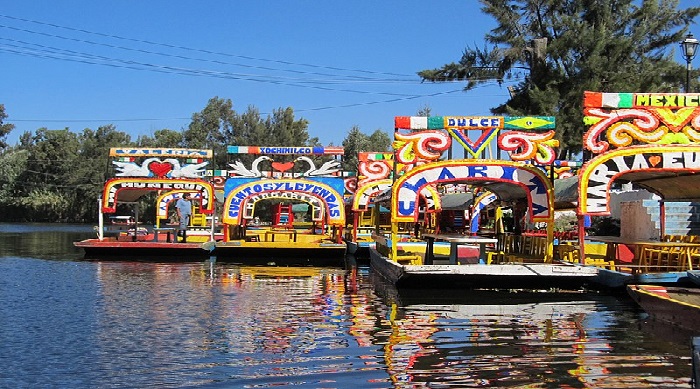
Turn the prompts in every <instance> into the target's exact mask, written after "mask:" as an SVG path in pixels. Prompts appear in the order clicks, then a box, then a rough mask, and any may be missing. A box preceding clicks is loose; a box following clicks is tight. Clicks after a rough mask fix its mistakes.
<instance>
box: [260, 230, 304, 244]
mask: <svg viewBox="0 0 700 389" xmlns="http://www.w3.org/2000/svg"><path fill="white" fill-rule="evenodd" d="M275 235H288V236H289V235H291V236H292V239H293V240H294V242H296V241H297V230H268V231H265V242H268V241H269V242H274V241H275ZM268 236H270V237H272V239H271V240H270V239H268Z"/></svg>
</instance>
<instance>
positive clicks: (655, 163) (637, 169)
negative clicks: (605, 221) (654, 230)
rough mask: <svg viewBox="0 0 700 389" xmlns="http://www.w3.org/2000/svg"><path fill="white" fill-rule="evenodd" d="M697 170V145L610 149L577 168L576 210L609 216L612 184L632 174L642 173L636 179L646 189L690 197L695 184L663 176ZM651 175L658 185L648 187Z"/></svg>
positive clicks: (699, 161)
mask: <svg viewBox="0 0 700 389" xmlns="http://www.w3.org/2000/svg"><path fill="white" fill-rule="evenodd" d="M698 172H700V145H665V146H663V145H657V146H654V145H645V146H633V147H628V148H624V149H617V150H613V151H610V152H607V153H605V154H601V155H599V156H597V157H596V158H594V159H592V160H590V161H589V162H587V163H586V164H585V165H584V166H583V168H582V169H581V173H580V177H581V178H580V180H579V202H578V212H579V214H580V215H594V216H595V215H601V216H602V215H610V207H609V204H610V189H611V185H612V183H613V182H614V181H615V180H616V179H617V178H620V177H622V176H623V175H629V174H634V173H644V174H645V176H644V180H639V181H638V182H639V183H641V184H642V185H644V184H645V182H646V185H647V186H648V188H649V189H651V190H652V191H654V192H656V193H658V194H660V195H661V196H662V197H664V198H675V199H682V198H685V197H692V196H694V195H697V193H694V192H697V185H694V184H692V183H690V182H688V181H685V182H683V183H682V185H674V184H673V183H672V181H670V180H669V178H666V177H669V175H670V176H671V177H673V176H683V174H688V175H689V178H692V176H691V175H693V174H696V173H698ZM654 174H658V175H659V176H658V182H659V184H660V185H658V187H654V186H652V185H653V182H652V180H653V179H654V178H655V176H654ZM632 181H635V180H632ZM662 181H663V182H662ZM685 193H687V195H686V194H685ZM669 196H670V197H669Z"/></svg>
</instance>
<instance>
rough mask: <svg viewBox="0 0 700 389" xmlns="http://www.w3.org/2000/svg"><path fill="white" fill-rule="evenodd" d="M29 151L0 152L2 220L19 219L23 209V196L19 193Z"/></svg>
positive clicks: (0, 218)
mask: <svg viewBox="0 0 700 389" xmlns="http://www.w3.org/2000/svg"><path fill="white" fill-rule="evenodd" d="M28 159H29V152H28V151H26V150H7V151H5V152H2V153H0V215H2V216H0V220H2V221H12V220H18V219H19V218H20V215H22V213H23V211H22V210H21V209H20V208H19V205H20V199H21V196H19V195H18V193H20V192H19V190H20V187H21V182H20V181H19V178H20V176H21V174H22V172H23V171H25V170H26V167H27V160H28Z"/></svg>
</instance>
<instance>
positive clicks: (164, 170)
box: [148, 161, 173, 177]
mask: <svg viewBox="0 0 700 389" xmlns="http://www.w3.org/2000/svg"><path fill="white" fill-rule="evenodd" d="M148 170H150V171H152V172H153V174H155V175H156V177H165V175H166V174H168V172H170V171H171V170H173V164H172V163H170V162H159V161H153V162H151V163H149V164H148Z"/></svg>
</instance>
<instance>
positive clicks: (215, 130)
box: [183, 97, 236, 166]
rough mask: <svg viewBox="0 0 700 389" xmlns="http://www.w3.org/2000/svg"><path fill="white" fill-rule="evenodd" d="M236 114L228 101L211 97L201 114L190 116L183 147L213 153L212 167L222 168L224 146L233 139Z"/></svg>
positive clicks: (224, 159) (224, 156)
mask: <svg viewBox="0 0 700 389" xmlns="http://www.w3.org/2000/svg"><path fill="white" fill-rule="evenodd" d="M235 115H236V112H235V111H234V110H233V103H232V102H231V100H229V99H220V98H219V97H213V98H211V99H209V102H208V103H207V106H206V107H204V109H203V110H202V111H201V112H197V113H194V114H193V115H192V121H191V122H190V125H189V127H188V128H187V130H185V133H184V144H183V146H184V147H189V148H198V149H210V150H213V151H214V158H215V161H214V165H215V166H223V163H224V162H225V161H226V146H228V145H229V144H230V143H231V140H232V139H233V138H234V129H233V124H232V123H233V122H234V118H235Z"/></svg>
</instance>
